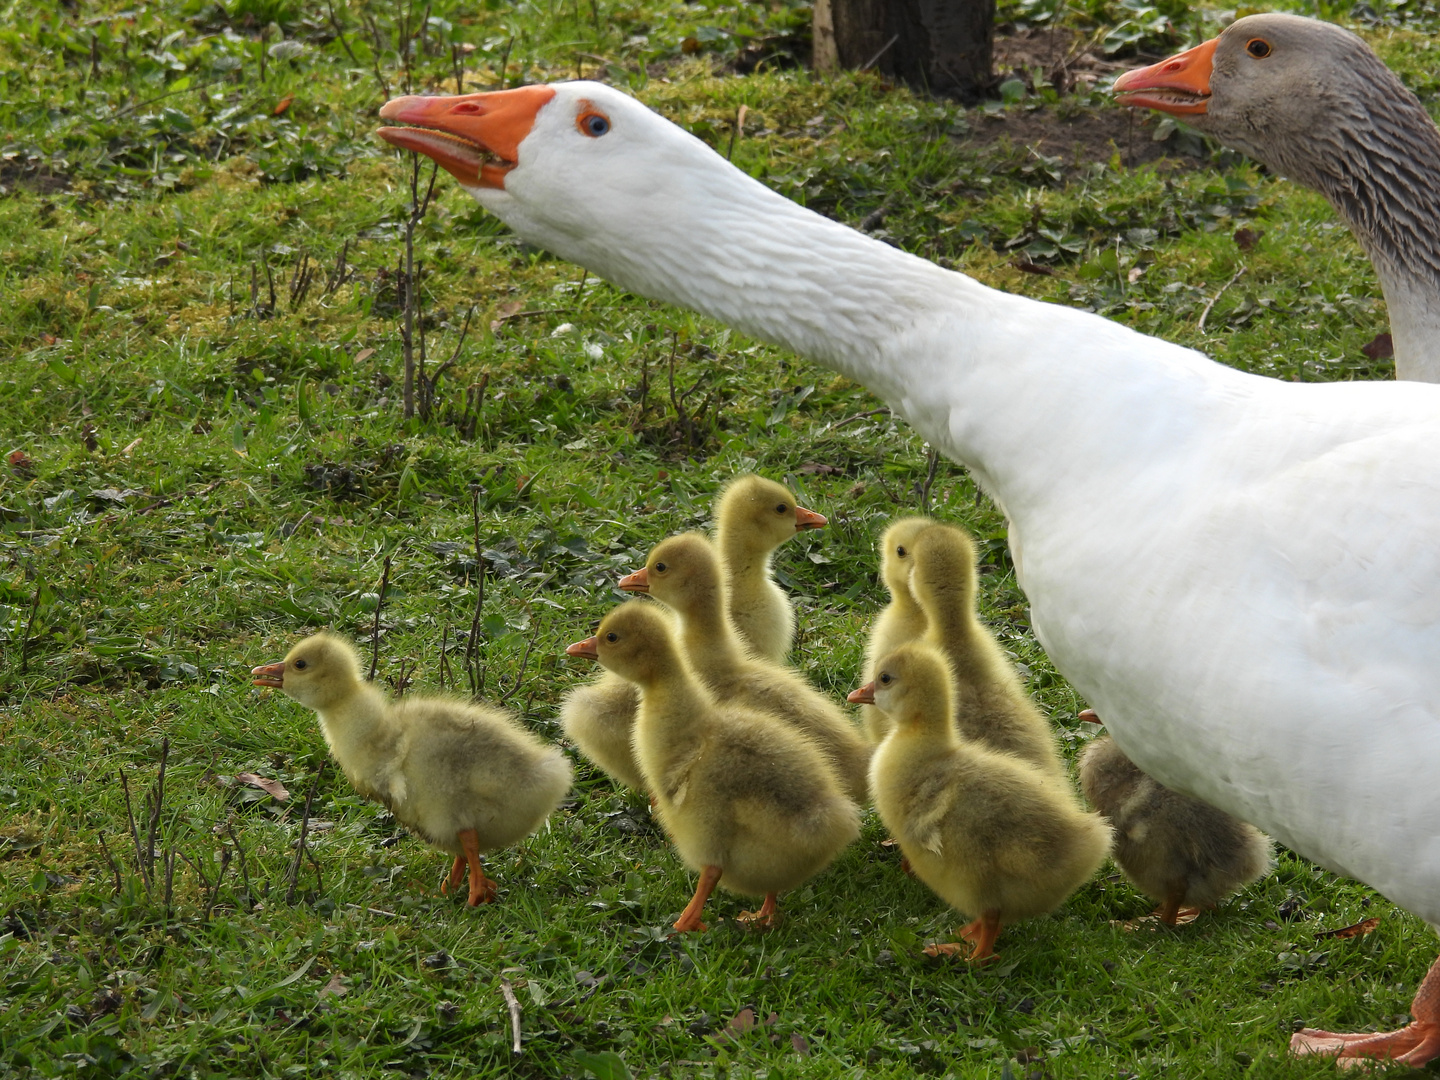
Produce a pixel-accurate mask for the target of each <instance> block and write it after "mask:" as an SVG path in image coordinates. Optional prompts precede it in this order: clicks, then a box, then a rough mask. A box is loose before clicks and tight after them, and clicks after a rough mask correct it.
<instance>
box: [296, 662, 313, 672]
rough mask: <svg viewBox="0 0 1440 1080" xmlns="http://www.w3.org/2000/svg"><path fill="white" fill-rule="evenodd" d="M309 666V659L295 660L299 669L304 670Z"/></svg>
mask: <svg viewBox="0 0 1440 1080" xmlns="http://www.w3.org/2000/svg"><path fill="white" fill-rule="evenodd" d="M309 666H310V663H309V661H307V660H296V661H295V668H296V670H297V671H304V670H305V669H306V668H307V667H309Z"/></svg>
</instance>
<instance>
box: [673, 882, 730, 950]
mask: <svg viewBox="0 0 1440 1080" xmlns="http://www.w3.org/2000/svg"><path fill="white" fill-rule="evenodd" d="M721 873H723V871H722V870H721V869H720V867H718V866H707V867H705V869H704V870H702V871H701V872H700V880H699V881H697V882H696V883H695V895H694V896H692V897H691V898H690V903H688V904H686V905H685V910H684V911H682V912H681V913H680V917H679V918H678V919H676V920H675V929H676V930H679V931H680V932H681V933H682V934H684V933H689V932H691V931H695V932H697V933H703V932H704V931H706V930H708V929H710V928H709V927H708V926H706V925H705V924H704V923H703V922H701V921H700V912H702V911H704V910H705V901H706V900H709V899H710V894H711V893H712V892H714V891H715V886H716V884H717V883H718V882H719V881H720V875H721Z"/></svg>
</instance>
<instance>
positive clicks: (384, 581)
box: [370, 555, 390, 682]
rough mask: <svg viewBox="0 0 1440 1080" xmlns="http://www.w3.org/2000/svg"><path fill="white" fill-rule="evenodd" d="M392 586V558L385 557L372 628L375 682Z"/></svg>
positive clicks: (372, 660) (372, 678)
mask: <svg viewBox="0 0 1440 1080" xmlns="http://www.w3.org/2000/svg"><path fill="white" fill-rule="evenodd" d="M389 586H390V556H389V555H386V556H385V568H384V569H383V570H381V571H380V592H379V594H378V595H377V596H376V598H375V623H374V625H372V626H371V627H370V681H371V682H374V681H375V671H376V669H377V668H379V666H380V612H381V611H382V610H383V609H384V607H385V590H386V589H387V588H389Z"/></svg>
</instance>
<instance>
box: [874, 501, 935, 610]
mask: <svg viewBox="0 0 1440 1080" xmlns="http://www.w3.org/2000/svg"><path fill="white" fill-rule="evenodd" d="M934 524H935V522H934V520H933V519H931V518H927V517H906V518H901V519H900V520H899V521H896V522H894V523H892V524H891V526H890V527H889V528H888V529H886V530H885V533H884V535H882V536H881V537H880V577H881V579H882V580H883V581H884V582H885V588H887V589H889V590H890V595H891V596H898V597H903V596H909V595H910V571H911V570H913V569H914V568H915V558H914V554H915V553H914V548H915V540H916V538H917V537H918V536H919V535H920V534H921V533H922V532H924V531H925V530H926V529H928V528H929V527H930V526H931V525H934Z"/></svg>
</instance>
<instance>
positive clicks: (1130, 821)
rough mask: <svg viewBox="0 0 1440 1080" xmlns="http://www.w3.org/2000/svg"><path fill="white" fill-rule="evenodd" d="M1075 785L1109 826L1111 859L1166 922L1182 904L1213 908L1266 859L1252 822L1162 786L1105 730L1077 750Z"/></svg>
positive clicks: (1270, 854)
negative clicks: (1081, 750) (1077, 783)
mask: <svg viewBox="0 0 1440 1080" xmlns="http://www.w3.org/2000/svg"><path fill="white" fill-rule="evenodd" d="M1080 786H1081V788H1082V789H1083V790H1084V792H1085V797H1086V798H1087V799H1089V800H1090V805H1091V806H1093V807H1095V809H1096V810H1098V811H1100V813H1101V814H1103V815H1104V817H1105V818H1106V820H1108V821H1109V822H1110V824H1111V825H1112V826H1113V827H1114V829H1115V850H1114V851H1113V852H1112V856H1113V858H1114V859H1115V865H1116V866H1118V867H1120V869H1121V871H1123V872H1124V874H1125V876H1126V877H1127V878H1129V879H1130V881H1131V883H1132V884H1133V885H1134V886H1135V887H1136V888H1137V889H1139V890H1140V891H1141V892H1142V893H1144V894H1145V895H1146V896H1148V897H1150V899H1152V900H1154V901H1156V903H1158V904H1159V907H1157V908H1156V909H1155V914H1156V916H1158V917H1159V919H1160V921H1161V922H1164V923H1167V924H1169V925H1170V926H1174V925H1175V923H1176V921H1177V919H1178V918H1179V917H1180V914H1181V912H1182V910H1188V911H1194V910H1196V909H1200V908H1213V907H1215V906H1216V905H1217V904H1219V903H1220V901H1221V900H1223V899H1225V897H1227V896H1229V895H1230V894H1231V893H1233V892H1236V891H1237V890H1239V889H1241V888H1243V887H1244V886H1246V885H1248V884H1250V882H1252V881H1254V880H1256V879H1257V878H1259V877H1260V876H1261V875H1262V874H1264V873H1265V872H1266V871H1267V870H1269V869H1270V867H1271V866H1272V865H1273V864H1274V851H1273V849H1272V846H1271V841H1270V838H1269V837H1268V836H1266V835H1265V834H1264V833H1262V832H1261V831H1260V830H1259V829H1257V828H1255V826H1253V825H1250V824H1247V823H1246V822H1243V821H1241V820H1240V819H1239V818H1235V817H1231V816H1230V815H1229V814H1227V813H1225V812H1224V811H1223V810H1216V809H1215V808H1214V807H1213V806H1209V805H1207V804H1205V803H1203V802H1200V801H1199V800H1198V799H1192V798H1190V797H1189V796H1188V795H1181V794H1180V793H1179V792H1178V791H1171V790H1170V789H1169V788H1167V787H1162V786H1161V785H1160V784H1159V783H1157V782H1156V781H1154V780H1152V779H1151V778H1150V777H1148V776H1146V775H1145V774H1144V773H1143V772H1141V771H1140V769H1139V767H1138V766H1136V764H1135V763H1134V762H1133V761H1131V760H1130V759H1129V758H1128V757H1126V756H1125V753H1124V752H1123V751H1122V750H1121V749H1120V747H1118V746H1116V745H1115V740H1114V739H1112V738H1110V736H1108V735H1102V736H1101V737H1100V738H1098V739H1092V740H1091V741H1090V744H1089V745H1088V746H1086V747H1085V751H1084V753H1082V754H1081V755H1080Z"/></svg>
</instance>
